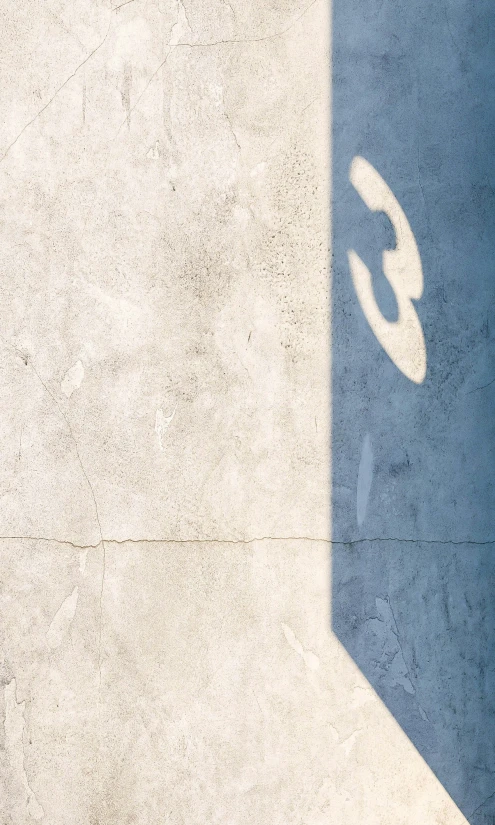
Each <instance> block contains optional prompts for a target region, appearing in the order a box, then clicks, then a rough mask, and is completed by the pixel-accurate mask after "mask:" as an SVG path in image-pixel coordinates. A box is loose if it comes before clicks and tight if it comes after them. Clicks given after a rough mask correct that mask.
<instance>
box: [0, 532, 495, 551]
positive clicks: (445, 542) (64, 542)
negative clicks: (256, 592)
mask: <svg viewBox="0 0 495 825" xmlns="http://www.w3.org/2000/svg"><path fill="white" fill-rule="evenodd" d="M0 541H45V542H47V543H51V544H60V545H66V546H68V547H73V548H74V549H75V550H97V549H98V547H100V546H101V545H102V544H105V545H108V544H232V545H235V544H255V543H256V542H261V541H308V542H312V543H314V544H328V545H331V546H336V547H350V546H352V545H354V544H364V543H366V542H369V543H373V542H377V541H381V542H397V543H398V544H404V543H406V544H441V545H450V546H452V545H453V546H457V545H464V544H469V545H473V546H475V547H486V546H489V545H492V544H495V539H490V540H489V541H474V540H472V539H463V540H461V541H455V540H452V539H403V538H402V539H401V538H380V537H377V538H367V539H355V540H354V541H332V539H325V538H321V537H319V536H254V537H253V538H250V539H216V538H200V539H192V538H191V539H182V538H176V539H171V538H161V539H145V538H138V539H135V538H134V539H133V538H126V539H112V538H103V537H102V538H101V539H100V541H98V542H97V543H96V544H78V543H77V542H74V541H71V540H70V539H57V538H53V537H50V536H20V535H19V536H14V535H11V536H0Z"/></svg>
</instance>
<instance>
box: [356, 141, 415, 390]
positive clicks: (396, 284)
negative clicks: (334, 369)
mask: <svg viewBox="0 0 495 825" xmlns="http://www.w3.org/2000/svg"><path fill="white" fill-rule="evenodd" d="M349 179H350V181H351V183H352V185H353V186H354V188H355V189H356V191H357V192H358V194H359V195H360V196H361V198H362V199H363V201H364V202H365V204H366V206H367V207H368V209H371V211H372V212H385V214H386V215H387V217H388V218H389V219H390V222H391V223H392V226H393V228H394V232H395V237H396V246H395V249H386V250H384V252H383V273H384V275H385V277H386V278H387V280H388V282H389V283H390V286H391V287H392V289H393V290H394V294H395V299H396V301H397V307H398V319H397V321H387V319H386V318H384V317H383V315H382V313H381V312H380V309H379V307H378V304H377V302H376V300H375V295H374V293H373V286H372V281H371V273H370V271H369V269H368V267H367V266H366V264H365V263H364V262H363V261H362V260H361V258H360V257H359V255H358V254H357V253H356V252H355V251H354V250H353V249H350V250H349V252H348V257H349V266H350V270H351V277H352V281H353V284H354V288H355V290H356V293H357V296H358V298H359V302H360V304H361V307H362V309H363V312H364V314H365V316H366V320H367V321H368V323H369V325H370V327H371V329H372V330H373V332H374V334H375V335H376V337H377V339H378V341H379V342H380V344H381V345H382V347H383V349H384V350H385V352H386V353H387V355H388V356H389V357H390V358H391V359H392V361H393V362H394V364H395V365H396V366H397V367H398V368H399V369H400V370H401V372H403V373H404V375H405V376H407V378H409V379H410V380H411V381H414V382H415V383H416V384H421V383H422V381H423V380H424V377H425V375H426V346H425V339H424V336H423V330H422V328H421V323H420V320H419V318H418V316H417V313H416V310H415V308H414V304H413V300H415V301H417V300H419V298H421V295H422V294H423V270H422V267H421V258H420V256H419V251H418V246H417V244H416V240H415V238H414V235H413V233H412V230H411V227H410V226H409V221H408V220H407V218H406V216H405V214H404V212H403V210H402V208H401V206H400V204H399V202H398V201H397V198H396V197H395V196H394V194H393V192H392V191H391V189H390V187H389V186H387V184H386V183H385V181H384V180H383V178H382V177H381V175H379V174H378V172H377V171H376V169H374V167H373V166H372V165H371V163H368V161H367V160H365V159H364V158H362V157H355V158H354V160H353V161H352V163H351V169H350V173H349Z"/></svg>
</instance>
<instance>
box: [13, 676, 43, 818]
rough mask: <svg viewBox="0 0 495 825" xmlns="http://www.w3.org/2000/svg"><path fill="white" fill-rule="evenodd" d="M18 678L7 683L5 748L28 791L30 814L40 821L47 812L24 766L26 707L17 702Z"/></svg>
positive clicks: (18, 777) (15, 772)
mask: <svg viewBox="0 0 495 825" xmlns="http://www.w3.org/2000/svg"><path fill="white" fill-rule="evenodd" d="M16 689H17V686H16V680H15V679H12V681H11V682H9V683H8V684H7V685H5V722H4V727H5V750H6V753H7V758H8V760H9V762H10V766H11V768H12V770H13V772H14V774H15V776H16V778H17V780H18V782H19V783H20V784H21V785H22V787H23V788H24V790H25V792H26V797H27V801H26V807H27V810H28V813H29V816H30V817H31V818H32V819H35V820H37V821H38V822H39V820H40V819H43V817H44V815H45V812H44V810H43V808H42V807H41V805H40V804H39V802H38V800H37V799H36V796H35V795H34V792H33V791H32V790H31V788H30V786H29V782H28V778H27V775H26V768H25V766H24V743H23V733H24V708H25V704H26V703H25V702H17V698H16Z"/></svg>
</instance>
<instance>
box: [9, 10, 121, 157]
mask: <svg viewBox="0 0 495 825" xmlns="http://www.w3.org/2000/svg"><path fill="white" fill-rule="evenodd" d="M111 25H112V19H111V18H110V21H109V23H108V28H107V31H106V34H105V37H104V38H103V40H102V41H101V43H99V44H98V45H97V46H96V47H95V48H94V49H93V51H91V52H90V53H89V54H88V55H87V56H86V57H85V58H84V60H83V61H82V62H81V63H79V66H77V68H76V69H74V71H73V72H72V74H70V75H69V77H68V78H66V80H64V82H63V83H62V85H61V86H59V87H58V89H57V91H56V92H55V94H53V95H52V97H51V98H50V100H48V102H47V103H45V105H44V106H42V108H41V109H40V110H39V112H38V113H37V114H35V116H34V117H33V118H31V120H30V121H28V123H26V124H25V126H23V127H22V129H21V131H20V132H19V134H18V135H17V137H15V138H14V140H13V141H12V143H10V144H9V145H8V146H7V148H6V150H5V152H4V153H3V155H2V156H1V157H0V163H2V162H3V161H4V160H5V158H6V157H7V155H8V154H9V152H10V150H11V149H12V148H13V147H14V146H15V144H16V143H17V141H18V140H19V139H20V138H21V137H22V135H23V134H24V132H25V131H26V129H29V127H30V126H32V125H33V123H34V122H35V121H36V120H37V119H38V118H39V117H40V115H42V114H43V112H44V111H45V110H46V109H48V107H49V106H50V105H51V104H52V103H53V101H54V100H55V98H56V97H57V95H58V94H60V92H61V91H62V89H64V88H65V86H67V84H68V83H69V82H70V81H71V80H72V78H73V77H75V76H76V74H77V73H78V72H79V71H80V70H81V69H82V67H83V66H85V65H86V63H87V62H88V60H91V58H92V57H93V55H95V54H96V52H97V51H98V50H99V49H101V47H102V46H103V44H104V43H105V41H106V39H107V37H108V35H109V33H110V26H111Z"/></svg>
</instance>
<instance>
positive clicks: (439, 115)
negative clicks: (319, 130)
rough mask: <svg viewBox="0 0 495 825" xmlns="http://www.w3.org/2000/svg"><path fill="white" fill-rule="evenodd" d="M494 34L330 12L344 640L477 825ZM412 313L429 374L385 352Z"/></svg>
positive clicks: (492, 792) (491, 570) (482, 732)
mask: <svg viewBox="0 0 495 825" xmlns="http://www.w3.org/2000/svg"><path fill="white" fill-rule="evenodd" d="M494 24H495V6H494V4H493V2H490V0H486V1H485V0H481V2H476V3H471V2H468V0H447V2H441V3H426V2H424V1H423V0H410V2H407V3H406V2H398V3H389V2H387V0H385V2H382V0H371V2H369V3H368V2H367V3H364V2H362V0H335V3H334V44H333V45H334V48H333V89H334V96H333V107H332V122H333V140H334V162H333V176H334V177H333V180H334V189H333V204H334V214H333V218H334V220H333V239H334V244H333V250H332V252H333V256H334V261H335V266H334V270H333V281H332V291H333V302H332V362H333V371H332V372H333V380H332V402H333V407H332V410H333V430H332V459H333V489H332V504H333V517H332V537H333V539H334V540H335V541H337V542H340V543H338V544H334V546H333V554H332V569H333V627H334V630H335V632H336V633H337V635H338V636H339V638H340V640H341V641H342V642H343V644H344V645H345V647H346V649H347V650H348V652H349V653H350V654H351V655H352V657H353V659H354V661H355V662H356V663H357V664H358V665H359V667H360V668H361V669H362V671H363V672H364V673H365V674H366V676H367V677H368V679H369V680H370V683H371V684H372V685H373V687H374V688H375V689H376V690H377V692H378V694H379V695H380V696H381V698H382V699H383V700H384V702H385V703H386V704H387V706H388V707H389V709H390V710H391V711H392V712H393V714H394V716H395V718H396V719H397V721H398V722H399V724H400V725H401V727H402V728H403V729H404V730H405V731H406V732H407V734H408V736H409V737H410V738H411V740H412V741H413V742H414V744H415V746H416V747H417V748H418V750H419V752H420V753H421V755H422V756H423V757H424V758H425V759H426V760H427V762H428V764H429V765H430V766H431V767H432V768H433V770H434V771H435V773H436V775H437V776H438V778H439V779H440V781H441V782H442V784H443V785H444V786H445V788H446V789H447V790H448V792H449V793H450V794H451V796H452V797H453V799H454V800H455V801H456V803H457V804H458V805H459V807H460V808H461V810H462V811H463V812H464V814H465V816H466V817H467V818H468V819H469V821H470V822H471V823H473V824H474V823H476V825H492V823H493V822H495V700H494V697H495V597H494V593H495V519H494V512H495V415H494V413H495V403H494V402H495V383H494V381H495V378H494V376H495V346H494V342H495V335H494V325H493V307H494V305H495V278H494V260H495V232H494V224H493V215H494V206H495V204H494V187H495V153H494V152H493V134H494V130H495V60H494V53H493V41H492V40H491V37H492V34H493V27H494ZM355 156H360V157H363V158H365V159H366V161H367V162H368V163H369V164H371V165H372V167H373V168H375V169H376V170H377V172H378V173H379V174H380V175H381V176H382V177H383V179H384V180H385V182H386V184H387V186H388V187H389V189H390V190H391V191H392V193H393V196H394V197H395V198H396V199H397V200H398V202H399V204H400V206H401V208H402V210H403V213H400V212H399V211H398V210H397V206H396V205H394V202H393V200H392V197H391V196H390V193H388V195H387V197H385V196H384V198H383V205H384V206H385V207H386V209H385V211H386V212H387V213H388V217H389V220H387V218H386V217H384V215H383V213H382V214H379V213H377V212H373V211H370V208H368V205H367V204H366V203H365V201H364V200H363V197H362V196H361V197H360V193H359V186H360V185H361V184H360V180H359V177H358V176H356V174H355V173H354V176H353V173H352V171H351V176H350V174H349V169H350V166H351V163H352V162H353V158H354V157H355ZM353 168H354V167H353ZM350 177H351V179H352V178H353V177H354V180H355V181H356V182H357V184H358V190H356V185H352V180H350ZM361 188H362V186H361ZM362 191H363V192H364V193H365V195H366V192H365V190H364V189H363V188H362ZM371 194H373V195H374V194H375V192H372V193H371ZM390 218H391V221H390ZM394 220H395V223H396V226H395V228H394V229H392V225H391V222H392V224H393V222H394ZM407 224H409V226H410V228H411V231H412V233H413V235H414V238H415V241H416V244H417V249H418V250H419V256H420V259H421V268H422V281H423V283H422V284H421V283H420V277H419V276H418V275H417V274H415V273H414V270H413V269H411V264H413V262H414V251H415V250H414V246H413V244H412V242H410V238H409V235H408V227H407ZM396 243H398V244H399V245H401V244H402V246H403V247H404V248H405V245H406V244H409V248H410V250H411V254H410V255H409V257H408V260H407V266H406V267H405V269H404V271H403V272H401V271H400V268H399V267H398V266H397V265H396V264H395V263H394V262H395V261H396V260H397V253H396V251H395V250H394V246H395V244H396ZM384 249H386V250H388V251H386V253H385V257H384V259H383V262H382V253H383V250H384ZM348 250H354V251H355V254H356V255H358V256H359V258H360V259H361V260H362V261H363V262H364V264H365V265H366V267H367V268H368V269H369V271H370V272H371V279H372V284H373V294H374V296H375V299H376V302H377V304H378V307H379V310H378V311H379V313H382V314H383V316H384V317H385V319H386V321H378V320H377V319H376V318H375V316H373V315H372V314H370V313H371V312H372V310H373V307H372V305H371V302H370V300H369V297H368V298H366V294H365V293H363V296H364V299H365V300H363V296H362V297H361V300H358V294H357V292H356V290H355V289H354V286H353V283H352V281H351V277H350V273H349V263H350V261H349V258H348ZM394 256H395V257H394ZM351 262H352V260H351ZM387 270H388V272H389V275H391V276H395V286H394V285H393V283H392V284H391V283H390V282H388V281H387V279H386V278H385V277H384V273H385V274H386V271H387ZM412 273H413V274H415V277H414V278H413V277H412ZM392 280H393V279H392ZM408 295H412V296H413V298H414V299H415V301H414V302H413V304H414V309H413V310H412V311H411V305H410V303H409V304H408V300H406V299H407V296H408ZM363 309H364V311H363ZM406 312H409V316H410V317H409V318H408V323H410V327H409V328H407V325H406V324H403V330H404V336H407V335H409V337H410V340H411V343H412V346H411V348H410V353H414V351H415V347H414V344H416V350H420V351H421V346H420V345H421V339H420V334H419V333H417V331H416V332H415V327H414V319H415V318H416V319H418V320H419V324H420V329H422V334H423V336H424V352H425V355H426V371H425V373H424V374H422V373H421V371H420V370H418V369H416V370H414V369H411V364H410V363H409V362H408V360H407V358H404V357H403V353H402V352H401V350H400V347H398V346H395V349H394V348H393V347H391V346H390V340H388V339H387V337H386V336H387V334H388V335H390V329H391V330H392V331H393V329H394V327H393V326H392V327H391V328H390V329H389V328H388V327H387V321H388V322H397V323H399V325H400V322H401V315H403V316H404V317H405V314H406ZM366 313H368V315H366ZM375 315H376V312H375ZM367 317H368V318H369V319H371V323H368V321H367ZM373 329H374V331H375V334H374V333H373V331H372V330H373ZM380 337H381V338H382V341H383V343H384V344H385V345H386V346H388V349H389V355H390V353H391V356H392V357H389V355H387V354H386V351H385V348H384V346H383V344H381V343H380V340H379V339H380ZM394 359H395V360H394ZM411 376H412V377H411Z"/></svg>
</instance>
